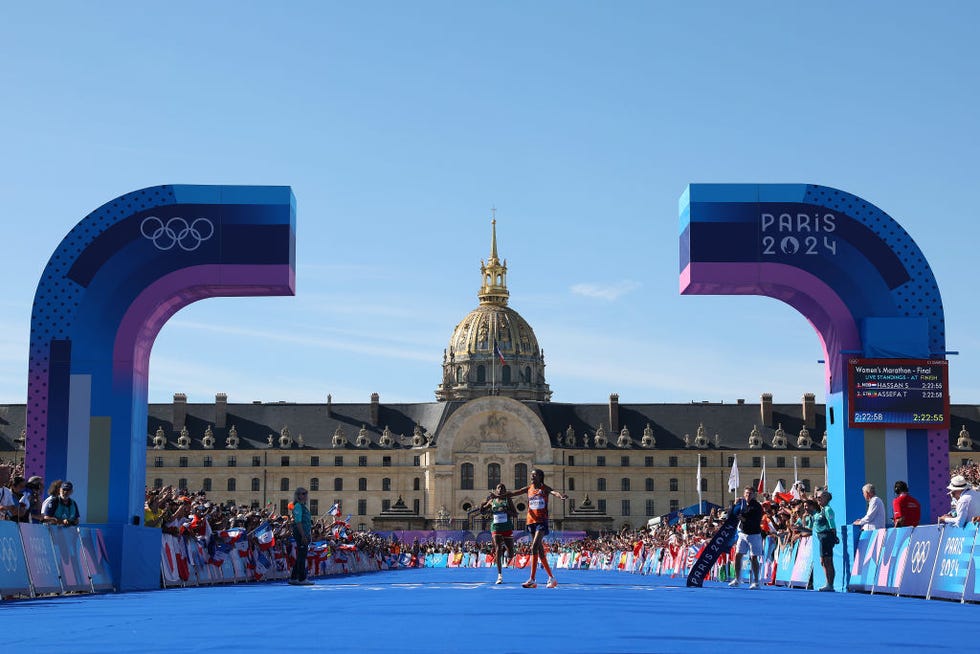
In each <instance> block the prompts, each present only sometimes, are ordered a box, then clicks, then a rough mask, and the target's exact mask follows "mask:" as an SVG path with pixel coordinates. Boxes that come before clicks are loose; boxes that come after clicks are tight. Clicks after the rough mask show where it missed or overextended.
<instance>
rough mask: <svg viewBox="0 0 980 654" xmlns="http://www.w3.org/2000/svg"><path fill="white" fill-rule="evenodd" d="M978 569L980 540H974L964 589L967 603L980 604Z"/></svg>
mask: <svg viewBox="0 0 980 654" xmlns="http://www.w3.org/2000/svg"><path fill="white" fill-rule="evenodd" d="M978 567H980V538H974V540H973V547H972V548H971V554H970V565H969V569H968V572H967V575H966V584H965V588H964V589H963V599H964V600H965V601H967V602H980V574H977V568H978Z"/></svg>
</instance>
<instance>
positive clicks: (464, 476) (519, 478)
mask: <svg viewBox="0 0 980 654" xmlns="http://www.w3.org/2000/svg"><path fill="white" fill-rule="evenodd" d="M499 483H500V464H499V463H490V464H487V490H493V489H494V488H496V487H497V484H499ZM459 484H460V485H459V487H460V489H461V490H473V464H472V463H464V464H463V465H461V466H460V468H459ZM525 486H527V464H526V463H517V464H514V485H513V487H512V489H513V488H524V487H525Z"/></svg>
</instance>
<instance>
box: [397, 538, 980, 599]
mask: <svg viewBox="0 0 980 654" xmlns="http://www.w3.org/2000/svg"><path fill="white" fill-rule="evenodd" d="M847 529H848V528H844V529H842V534H843V535H844V536H845V538H846V536H847V534H846V530H847ZM977 531H978V525H975V524H970V525H967V526H966V527H963V528H960V527H956V526H951V525H946V526H942V525H923V526H919V527H903V528H897V529H879V530H876V531H863V532H860V536H859V538H858V540H857V546H856V551H855V553H854V556H853V560H851V562H850V568H849V569H848V570H843V571H841V570H838V572H837V587H838V590H843V589H844V588H845V587H846V588H847V590H849V591H852V592H867V593H872V594H888V595H900V596H908V597H923V598H925V599H947V600H954V601H963V602H980V575H978V574H977V568H978V567H980V539H978V538H977ZM845 542H846V540H845V539H843V538H842V543H845ZM815 545H816V542H815V541H814V540H813V539H812V538H811V537H810V536H805V537H801V538H798V539H797V540H795V541H794V542H792V543H788V544H785V545H783V544H777V543H776V540H775V539H772V538H770V539H767V540H766V548H765V556H764V557H763V560H762V561H761V562H760V563H761V573H762V578H763V582H764V583H768V584H772V585H775V586H786V587H790V588H819V587H821V586H823V585H824V584H826V581H827V580H826V577H825V575H824V570H823V567H822V566H821V565H820V551H819V548H818V547H815ZM701 547H702V545H672V546H668V547H658V548H652V549H647V548H645V547H642V546H639V545H638V546H637V547H636V549H634V550H633V551H632V552H630V551H621V550H616V551H611V552H588V551H564V552H560V553H558V552H551V553H549V554H548V562H549V564H550V565H551V567H552V568H555V569H559V570H560V569H594V570H622V571H624V572H632V573H635V574H654V575H670V576H672V577H686V575H687V573H688V572H689V571H690V569H691V566H692V565H693V564H694V562H695V561H696V560H697V557H698V555H699V554H700V550H701ZM838 547H840V546H838ZM421 558H422V561H421V563H418V562H413V563H412V564H411V565H412V566H415V565H418V566H419V567H427V568H457V567H495V564H494V560H493V555H492V554H484V553H475V552H465V553H464V552H455V553H448V554H447V553H440V554H426V555H423V556H422V557H421ZM848 559H850V557H846V558H845V560H848ZM733 560H734V549H732V550H730V551H729V552H727V553H726V554H723V555H722V556H721V557H720V558H719V560H718V562H717V563H716V564H715V565H714V566H713V567H712V569H711V572H710V573H709V575H708V578H709V579H713V580H716V581H723V582H724V581H729V580H731V579H732V578H733V576H734V564H733ZM529 561H530V556H529V555H526V554H520V555H517V556H515V557H514V559H512V560H510V561H508V563H507V565H508V567H512V568H524V567H526V566H527V564H528V562H529ZM405 565H406V566H407V565H408V564H405ZM749 569H750V566H749V564H748V562H746V563H745V564H744V565H743V566H742V579H743V580H746V581H747V580H748V578H749Z"/></svg>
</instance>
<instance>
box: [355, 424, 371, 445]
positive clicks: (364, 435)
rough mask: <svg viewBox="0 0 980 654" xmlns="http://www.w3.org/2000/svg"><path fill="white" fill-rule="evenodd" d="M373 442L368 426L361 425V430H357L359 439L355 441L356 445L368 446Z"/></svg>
mask: <svg viewBox="0 0 980 654" xmlns="http://www.w3.org/2000/svg"><path fill="white" fill-rule="evenodd" d="M370 444H371V439H370V438H368V430H367V427H365V426H364V425H361V429H360V431H358V432H357V440H355V441H354V445H356V446H357V447H367V446H368V445H370Z"/></svg>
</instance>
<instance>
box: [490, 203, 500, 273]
mask: <svg viewBox="0 0 980 654" xmlns="http://www.w3.org/2000/svg"><path fill="white" fill-rule="evenodd" d="M490 216H491V218H490V260H489V261H490V263H491V264H495V263H499V260H498V259H497V207H490Z"/></svg>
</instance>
